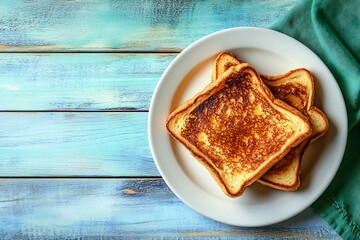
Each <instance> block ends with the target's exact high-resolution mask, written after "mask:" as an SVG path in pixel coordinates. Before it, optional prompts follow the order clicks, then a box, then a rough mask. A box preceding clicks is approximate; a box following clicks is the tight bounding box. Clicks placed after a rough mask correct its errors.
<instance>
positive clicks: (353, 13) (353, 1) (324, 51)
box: [271, 0, 360, 239]
mask: <svg viewBox="0 0 360 240" xmlns="http://www.w3.org/2000/svg"><path fill="white" fill-rule="evenodd" d="M271 28H272V29H274V30H277V31H279V32H283V33H285V34H287V35H289V36H292V37H293V38H295V39H297V40H299V41H300V42H302V43H303V44H305V45H306V46H308V47H309V48H310V49H311V50H312V51H313V52H315V53H316V54H317V55H318V56H319V57H320V58H321V59H322V60H323V62H324V63H325V64H326V65H327V66H328V68H329V69H330V71H331V72H332V74H333V75H334V77H335V78H336V80H337V82H338V84H339V86H340V88H341V91H342V94H343V96H344V99H345V103H346V107H347V112H348V121H349V129H348V131H349V136H348V142H347V148H346V151H345V155H344V158H343V160H342V163H341V166H340V169H339V171H338V172H337V175H336V177H335V178H334V180H333V181H332V183H331V184H330V186H329V188H328V189H327V190H326V191H325V192H324V194H323V195H322V196H321V197H320V198H319V199H318V200H317V201H316V203H315V204H314V205H313V207H314V208H315V209H316V210H317V211H319V213H320V215H321V216H323V217H324V218H325V219H326V220H327V221H328V222H329V224H330V225H331V226H332V227H333V228H334V229H335V230H336V231H337V232H338V233H339V235H340V236H341V237H343V238H344V239H360V124H359V121H360V64H359V63H360V1H359V0H350V1H340V0H304V1H301V2H299V4H297V5H296V6H295V7H294V8H293V9H291V11H289V12H288V13H287V14H286V15H285V16H284V18H282V19H280V21H278V22H277V23H275V25H273V26H272V27H271Z"/></svg>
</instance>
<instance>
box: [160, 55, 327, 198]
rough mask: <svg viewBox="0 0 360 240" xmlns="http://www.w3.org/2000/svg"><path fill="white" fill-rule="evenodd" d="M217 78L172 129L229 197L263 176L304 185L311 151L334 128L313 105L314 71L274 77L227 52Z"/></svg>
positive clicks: (283, 184)
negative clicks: (303, 161)
mask: <svg viewBox="0 0 360 240" xmlns="http://www.w3.org/2000/svg"><path fill="white" fill-rule="evenodd" d="M209 82H210V83H209V85H207V86H206V87H205V88H204V89H203V90H202V91H201V92H199V93H198V94H196V95H195V96H194V97H192V98H191V99H189V100H188V101H186V102H185V103H184V104H182V105H181V106H179V107H178V108H177V109H176V110H174V111H173V112H172V113H171V114H170V115H169V117H168V119H167V123H166V127H167V130H168V132H169V133H170V134H171V135H172V136H173V137H174V138H175V139H176V140H178V141H179V142H181V143H182V144H183V145H184V146H185V147H186V148H187V149H188V150H189V151H190V152H191V153H192V155H193V156H194V157H195V159H197V160H198V161H199V162H200V163H201V164H202V165H203V166H204V167H206V169H207V170H208V171H209V172H210V174H211V175H212V177H213V178H214V180H215V181H216V182H217V183H218V185H219V186H220V187H221V189H222V190H223V192H224V193H225V194H226V195H228V196H229V197H237V196H240V195H241V194H242V193H243V192H244V190H245V189H246V187H247V186H250V185H251V184H252V183H254V182H256V181H258V182H259V183H261V184H263V185H267V186H270V187H272V188H276V189H280V190H285V191H294V190H296V189H297V188H298V187H299V185H300V165H301V158H302V155H303V153H304V151H305V149H306V148H307V146H308V145H309V144H310V143H311V142H313V141H315V140H316V139H318V138H320V137H321V136H323V135H324V134H325V133H326V131H327V129H328V121H327V118H326V115H325V114H324V113H323V112H322V111H321V110H320V109H318V108H317V107H315V106H314V105H313V99H314V94H315V88H314V82H313V78H312V76H311V74H310V72H309V71H308V70H306V69H295V70H291V71H289V72H287V73H285V74H283V75H279V76H267V75H263V74H261V73H258V72H257V71H256V69H254V68H253V67H252V66H251V65H250V64H248V63H244V62H243V61H242V60H240V59H239V58H237V57H236V56H235V55H233V54H232V53H229V52H223V53H220V54H219V55H218V56H217V58H216V60H215V63H214V67H213V71H212V79H211V81H209Z"/></svg>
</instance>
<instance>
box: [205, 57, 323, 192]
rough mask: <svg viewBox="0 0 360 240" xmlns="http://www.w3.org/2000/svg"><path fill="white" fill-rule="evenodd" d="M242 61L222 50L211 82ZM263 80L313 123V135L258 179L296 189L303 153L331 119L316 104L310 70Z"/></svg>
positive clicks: (215, 63)
mask: <svg viewBox="0 0 360 240" xmlns="http://www.w3.org/2000/svg"><path fill="white" fill-rule="evenodd" d="M240 63H242V60H240V59H239V58H237V57H236V56H235V55H234V54H232V53H228V52H223V53H220V54H219V55H218V56H217V58H216V60H215V62H214V66H213V72H212V81H215V80H216V79H217V78H218V76H219V75H221V74H222V73H223V71H226V69H228V68H229V67H231V66H233V65H237V64H240ZM261 79H262V80H263V82H264V83H265V85H267V86H268V87H269V89H270V90H271V92H272V93H273V94H274V96H275V97H276V98H279V99H281V100H283V101H284V102H286V103H287V104H289V105H291V106H293V107H295V108H296V109H298V110H299V111H300V112H302V113H303V114H304V115H306V116H307V117H308V119H309V121H310V123H311V126H312V132H313V133H312V136H311V137H309V138H307V139H305V140H304V141H303V142H302V143H301V144H299V145H298V146H296V147H294V148H293V149H292V150H291V151H290V152H289V153H288V154H287V155H286V156H285V157H284V158H283V159H282V160H281V161H279V162H278V163H277V164H275V165H274V166H273V167H272V168H271V169H270V170H269V171H268V172H266V173H265V174H264V175H263V176H262V177H261V178H260V179H259V180H258V181H259V182H260V183H261V184H263V185H267V186H270V187H273V188H276V189H280V190H284V191H294V190H296V189H297V188H298V187H299V186H300V167H301V159H302V155H303V153H304V151H305V149H306V148H307V146H308V145H309V143H310V142H313V141H315V140H316V139H318V138H320V137H321V136H323V135H324V134H325V133H326V131H327V129H328V121H327V118H326V115H325V114H324V113H323V112H322V111H321V110H320V109H318V108H316V107H315V106H313V102H314V94H315V87H314V82H313V78H312V75H311V74H310V72H309V71H308V70H307V69H304V68H300V69H294V70H291V71H289V72H287V73H285V74H282V75H278V76H267V75H263V74H261Z"/></svg>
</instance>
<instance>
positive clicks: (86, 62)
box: [0, 53, 176, 111]
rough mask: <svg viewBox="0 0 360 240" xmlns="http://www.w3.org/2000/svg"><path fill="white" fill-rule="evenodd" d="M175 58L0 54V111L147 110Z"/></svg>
mask: <svg viewBox="0 0 360 240" xmlns="http://www.w3.org/2000/svg"><path fill="white" fill-rule="evenodd" d="M175 56H176V54H96V53H91V54H74V53H72V54H28V53H25V54H19V53H16V54H10V53H7V54H0V110H2V111H4V110H5V111H6V110H11V111H16V110H21V111H24V110H57V111H58V110H68V111H69V110H70V111H73V110H76V111H100V110H111V111H114V110H129V109H130V110H147V109H148V107H149V104H150V99H151V96H152V93H153V91H154V89H155V85H156V83H157V82H158V80H159V78H160V76H161V74H162V73H163V71H164V70H165V68H166V67H167V66H168V65H169V63H170V62H171V61H172V60H173V59H174V57H175Z"/></svg>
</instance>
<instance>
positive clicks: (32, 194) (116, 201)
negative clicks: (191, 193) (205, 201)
mask: <svg viewBox="0 0 360 240" xmlns="http://www.w3.org/2000/svg"><path fill="white" fill-rule="evenodd" d="M0 192H1V193H2V194H0V203H1V204H0V215H1V216H4V217H1V218H0V226H1V227H0V235H1V239H78V238H81V239H160V238H161V239H194V238H196V239H209V238H211V239H213V238H216V239H238V238H239V237H241V239H280V238H281V239H284V238H286V239H290V238H291V239H320V238H321V239H340V237H339V236H338V235H337V234H336V232H335V231H334V230H333V229H331V227H330V226H329V225H328V224H327V223H326V222H325V221H324V220H323V219H322V218H320V217H319V216H318V215H316V214H315V213H314V212H313V211H312V210H311V209H307V210H306V211H304V212H303V213H301V214H299V215H298V216H296V217H294V218H292V219H290V220H288V221H285V222H283V223H280V224H276V225H273V226H270V227H259V228H241V227H234V226H229V225H226V224H222V223H219V222H216V221H213V220H210V219H208V218H206V217H204V216H202V215H200V214H198V213H197V212H195V211H193V210H192V209H190V208H189V207H187V206H186V205H184V204H183V203H182V202H181V201H180V200H179V199H178V198H177V197H176V196H175V195H174V194H173V193H172V192H171V191H170V190H169V188H168V187H167V186H166V184H165V183H164V182H163V181H162V180H161V179H132V180H129V179H123V180H115V179H108V180H94V179H91V180H89V179H83V180H80V179H77V180H71V179H69V180H58V179H54V180H46V179H42V180H16V179H13V180H1V181H0Z"/></svg>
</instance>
